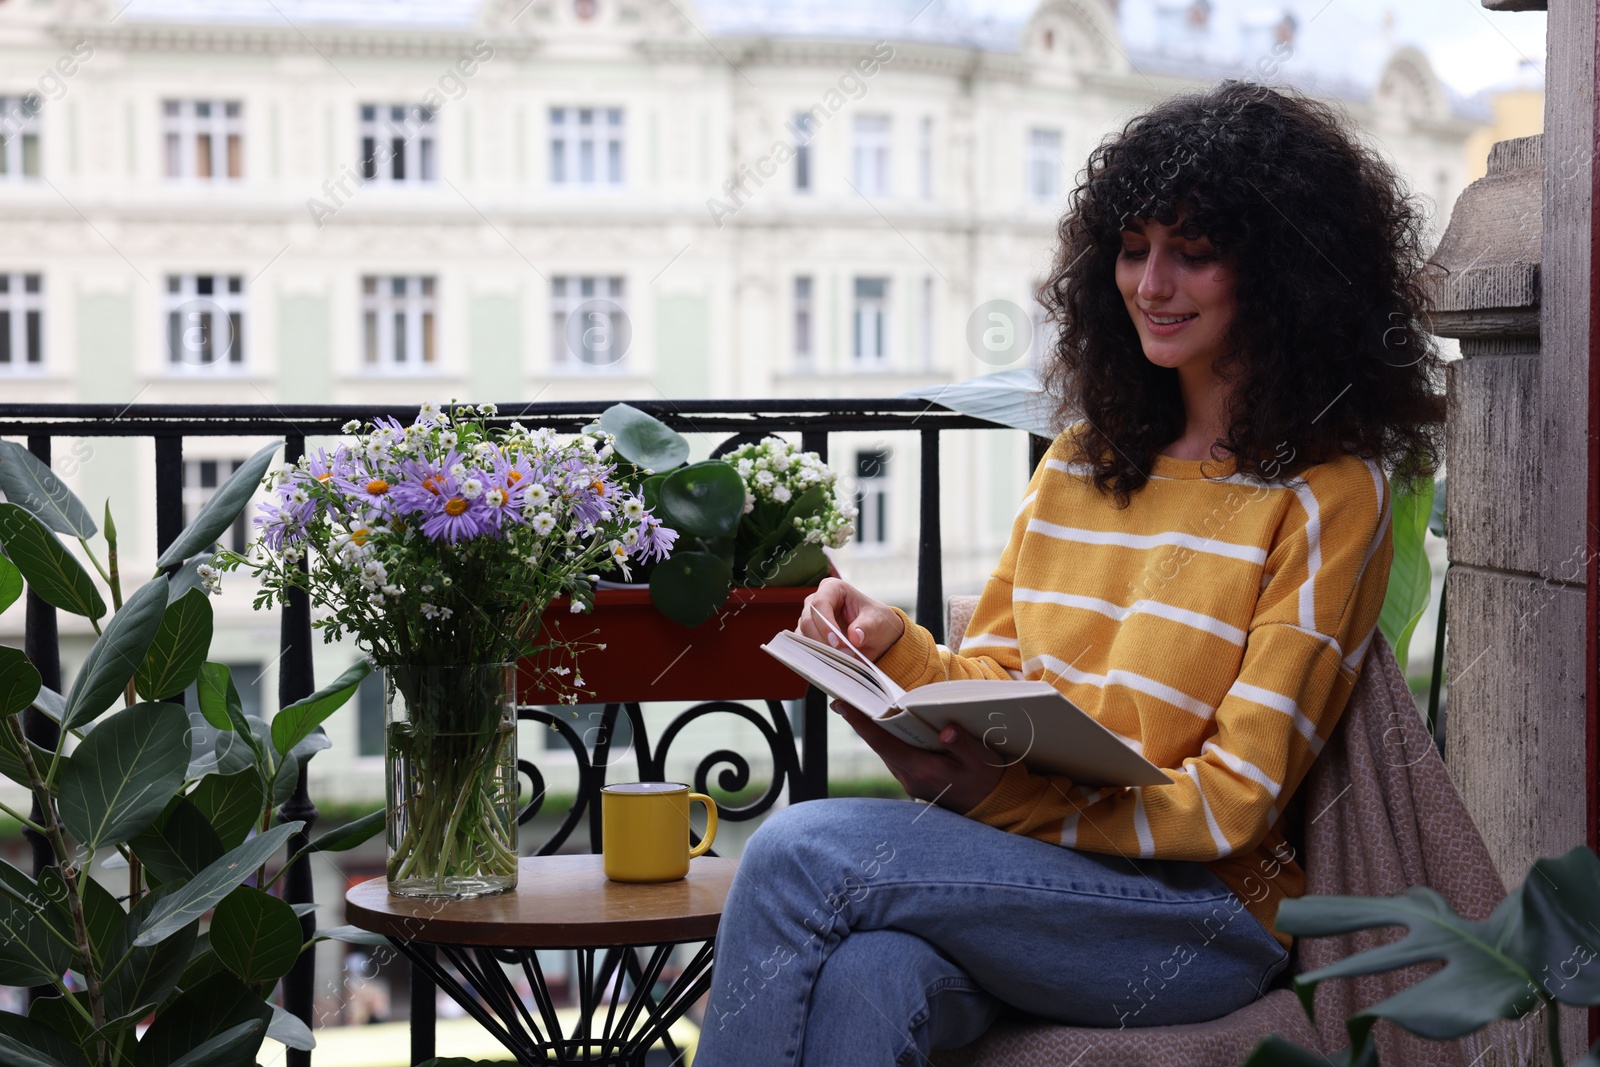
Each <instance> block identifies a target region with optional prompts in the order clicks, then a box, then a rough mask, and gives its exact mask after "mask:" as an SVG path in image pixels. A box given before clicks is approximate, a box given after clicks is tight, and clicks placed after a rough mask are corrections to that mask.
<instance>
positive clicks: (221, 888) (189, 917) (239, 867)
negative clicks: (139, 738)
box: [134, 821, 305, 945]
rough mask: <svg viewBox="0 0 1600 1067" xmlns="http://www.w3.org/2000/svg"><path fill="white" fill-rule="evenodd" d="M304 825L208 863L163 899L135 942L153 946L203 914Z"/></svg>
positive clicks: (278, 830) (277, 830) (280, 829)
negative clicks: (203, 868)
mask: <svg viewBox="0 0 1600 1067" xmlns="http://www.w3.org/2000/svg"><path fill="white" fill-rule="evenodd" d="M304 825H305V823H303V822H298V821H296V822H286V823H283V824H281V825H279V826H274V827H273V828H272V829H270V830H268V831H266V832H265V833H262V834H259V835H257V836H255V837H252V838H251V839H250V840H248V841H246V842H245V843H244V844H242V845H240V846H239V847H238V848H236V849H233V850H231V851H230V852H228V854H227V855H225V856H223V857H222V858H221V859H219V860H217V861H216V862H215V863H212V864H210V865H209V866H207V867H206V869H205V870H203V871H201V872H200V873H199V874H197V875H195V877H194V878H193V879H192V880H190V881H189V882H188V883H187V884H185V885H183V886H180V887H179V888H177V889H175V890H173V892H172V894H171V895H170V896H166V897H163V898H162V899H161V902H160V903H159V904H158V905H157V906H156V907H155V909H154V910H153V911H152V912H151V914H150V918H149V920H148V921H147V922H146V924H145V927H144V929H143V930H142V931H140V933H139V937H138V940H136V941H135V942H134V943H135V944H137V945H153V944H155V943H156V942H158V941H161V940H162V939H164V938H166V937H169V936H171V935H172V934H174V933H176V932H177V931H178V930H179V929H181V928H182V927H184V926H187V925H188V924H189V923H191V922H193V921H194V920H195V919H198V918H199V917H200V916H202V915H204V914H205V913H206V912H207V911H209V910H211V908H213V907H215V906H216V903H217V901H219V900H221V899H222V898H223V897H225V896H227V895H228V893H229V892H230V891H232V889H233V887H234V886H236V885H238V884H239V883H240V882H243V881H244V880H245V879H246V878H249V877H250V876H251V875H252V874H254V873H255V872H256V868H258V867H260V866H261V865H262V864H263V863H265V862H267V860H268V859H270V858H271V857H272V854H273V853H274V852H276V851H278V849H280V848H282V847H283V843H284V842H285V841H287V840H288V839H289V835H290V834H293V833H294V832H295V831H297V830H299V829H300V828H301V827H302V826H304Z"/></svg>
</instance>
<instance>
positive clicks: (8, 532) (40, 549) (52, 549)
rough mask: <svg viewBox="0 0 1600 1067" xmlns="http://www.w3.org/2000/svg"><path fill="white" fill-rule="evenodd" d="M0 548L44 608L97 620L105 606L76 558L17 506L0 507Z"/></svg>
mask: <svg viewBox="0 0 1600 1067" xmlns="http://www.w3.org/2000/svg"><path fill="white" fill-rule="evenodd" d="M0 546H4V548H5V550H6V555H7V556H8V557H10V559H11V562H12V563H14V564H16V566H17V569H18V570H19V571H21V572H22V576H23V577H24V578H25V579H27V582H28V588H30V589H32V590H33V591H34V592H35V593H38V594H39V597H40V599H42V600H43V601H44V602H45V603H46V604H49V605H50V606H51V607H56V608H60V609H61V610H62V611H70V612H72V613H73V614H74V615H82V616H83V617H85V618H88V619H98V618H100V616H102V615H104V614H105V613H106V602H105V601H104V600H103V599H101V596H100V591H99V590H98V589H96V588H95V585H94V582H93V580H91V579H90V577H89V573H88V572H87V571H85V570H84V569H83V564H81V563H79V562H78V559H77V557H76V556H74V555H73V554H72V553H71V552H68V551H67V546H66V545H63V544H62V543H61V541H60V539H58V538H57V537H56V535H55V534H53V533H51V532H50V531H49V530H47V529H45V527H44V524H43V523H41V522H40V521H39V520H38V519H36V518H35V517H34V516H33V513H32V512H30V511H28V510H27V509H26V508H24V507H23V506H22V505H20V504H12V503H9V502H8V503H4V504H0Z"/></svg>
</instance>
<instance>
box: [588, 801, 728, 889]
mask: <svg viewBox="0 0 1600 1067" xmlns="http://www.w3.org/2000/svg"><path fill="white" fill-rule="evenodd" d="M696 800H698V801H700V803H702V804H704V805H705V806H706V836H705V837H704V838H702V839H701V841H700V843H699V844H698V845H696V846H695V847H694V848H693V849H691V848H690V847H689V805H690V804H691V803H693V802H694V801H696ZM600 836H601V849H600V852H601V856H602V857H603V862H604V866H605V872H606V877H607V878H610V879H611V880H612V881H614V882H673V881H676V880H677V879H679V878H682V877H683V876H684V875H686V874H688V873H689V860H690V859H692V858H694V857H695V856H698V855H700V854H701V853H703V852H705V850H706V849H708V848H710V847H711V842H712V841H713V840H714V839H715V838H716V836H717V802H716V801H714V800H712V799H711V798H710V797H708V796H706V795H705V794H704V793H691V792H689V787H688V786H686V785H684V784H682V783H681V782H622V783H619V784H617V785H608V786H606V787H605V788H604V789H602V790H600Z"/></svg>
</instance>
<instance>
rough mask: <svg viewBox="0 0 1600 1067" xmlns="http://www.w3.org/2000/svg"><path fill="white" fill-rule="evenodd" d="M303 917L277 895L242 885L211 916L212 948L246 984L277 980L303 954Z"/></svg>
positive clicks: (226, 897) (223, 900)
mask: <svg viewBox="0 0 1600 1067" xmlns="http://www.w3.org/2000/svg"><path fill="white" fill-rule="evenodd" d="M301 944H302V940H301V936H300V920H299V919H297V918H295V914H294V909H293V908H291V907H290V906H289V905H288V904H287V903H285V902H284V901H282V900H279V899H278V898H277V897H275V896H271V895H269V894H267V893H263V892H262V891H261V890H259V889H256V888H254V887H253V886H248V885H242V886H239V887H238V888H237V889H235V890H233V892H231V893H229V894H228V895H227V896H225V897H223V898H222V903H220V904H218V905H217V911H216V914H215V915H213V916H212V918H211V951H213V952H215V953H216V954H217V959H219V960H221V961H222V965H223V966H224V967H226V968H228V970H230V971H232V972H233V973H234V974H236V975H238V976H239V980H240V981H242V982H243V983H244V984H245V985H248V986H254V985H257V984H261V983H270V982H276V981H277V980H278V979H280V978H282V977H283V976H284V975H286V974H288V973H289V968H290V967H293V966H294V961H295V960H296V959H298V958H299V956H300V946H301Z"/></svg>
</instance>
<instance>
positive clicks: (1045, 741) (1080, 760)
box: [761, 615, 1172, 786]
mask: <svg viewBox="0 0 1600 1067" xmlns="http://www.w3.org/2000/svg"><path fill="white" fill-rule="evenodd" d="M819 618H820V615H819ZM823 621H824V622H825V623H826V622H827V620H825V619H824V620H823ZM829 625H830V627H831V624H829ZM833 632H834V633H835V634H836V635H837V636H838V638H839V643H840V647H838V648H834V647H831V646H829V645H825V644H823V643H822V642H821V641H813V640H812V639H811V638H809V637H805V636H803V635H801V634H800V633H798V632H796V631H794V630H784V631H782V632H781V633H779V634H777V635H775V636H774V637H773V638H772V640H771V641H769V642H768V643H767V644H764V645H762V646H761V647H762V648H763V649H765V650H766V651H767V652H768V654H770V655H771V656H773V657H774V658H776V659H777V660H778V661H779V662H780V663H782V664H783V665H784V666H786V667H788V668H789V669H790V670H792V671H794V672H795V673H796V674H798V675H800V676H801V677H802V678H804V679H805V680H806V681H808V682H810V683H811V684H812V685H814V686H816V687H817V688H818V689H821V690H822V691H823V692H825V693H827V694H829V695H830V696H832V697H835V698H837V699H839V700H842V701H844V702H845V703H846V704H849V705H851V706H853V707H856V708H859V709H860V710H861V711H862V713H863V714H865V715H867V716H868V717H869V718H871V719H873V720H875V721H876V722H877V723H878V725H880V726H882V727H883V728H884V729H885V730H888V731H889V732H890V733H893V734H894V735H895V736H897V737H899V738H901V739H903V740H905V741H906V742H908V743H909V744H913V745H916V746H917V747H918V748H925V749H929V750H932V751H940V750H942V749H943V748H944V745H942V744H940V743H939V733H940V731H942V730H943V729H944V728H945V727H946V726H947V725H949V724H950V723H955V724H956V725H958V726H960V727H961V728H963V729H964V730H966V731H967V732H968V733H970V734H971V735H972V736H973V737H976V738H977V739H978V740H979V741H980V742H982V743H983V744H984V745H985V746H986V747H988V748H990V749H993V750H994V751H995V752H998V753H1001V754H1002V755H1005V756H1009V757H1011V759H1012V760H1017V759H1020V760H1022V761H1023V762H1024V763H1026V764H1027V765H1028V767H1029V769H1030V770H1034V771H1039V772H1043V773H1048V774H1063V775H1066V776H1067V777H1069V778H1071V779H1072V780H1073V781H1074V782H1075V783H1081V784H1084V785H1112V786H1117V785H1167V784H1169V783H1171V781H1172V779H1171V778H1169V777H1168V776H1167V774H1166V772H1164V771H1163V770H1162V769H1161V768H1159V767H1157V766H1156V765H1155V764H1153V763H1151V762H1150V761H1149V760H1147V759H1145V758H1144V757H1143V756H1141V755H1139V754H1138V753H1137V752H1135V751H1134V750H1133V749H1131V748H1129V747H1128V746H1127V745H1126V744H1124V743H1123V742H1122V740H1121V739H1120V738H1118V737H1117V735H1116V734H1114V733H1112V732H1111V731H1110V730H1107V729H1106V728H1105V727H1104V726H1101V725H1100V723H1099V722H1097V721H1096V720H1095V719H1094V717H1093V716H1091V715H1089V714H1088V713H1087V712H1085V711H1084V710H1083V709H1082V708H1080V707H1078V706H1077V705H1076V704H1074V703H1073V702H1072V701H1070V700H1068V699H1067V698H1066V697H1064V696H1062V695H1061V692H1060V691H1059V690H1057V689H1056V688H1055V687H1054V686H1052V685H1051V684H1050V683H1049V682H1042V681H1035V682H1029V681H1002V680H999V679H960V680H957V681H952V682H934V683H932V684H930V685H924V686H918V687H917V688H916V689H912V690H910V691H907V690H905V689H902V688H900V686H899V685H898V684H896V683H895V681H894V679H892V678H890V677H889V676H888V675H887V674H885V673H883V671H882V669H880V668H879V667H878V665H877V664H876V663H873V662H872V661H871V660H869V659H867V658H866V656H864V655H862V654H861V652H860V650H859V649H857V648H856V647H855V646H854V645H852V644H850V642H849V641H848V640H847V639H846V638H845V636H844V635H843V634H841V633H839V631H838V629H837V628H834V629H833ZM1007 762H1009V761H1007Z"/></svg>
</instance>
